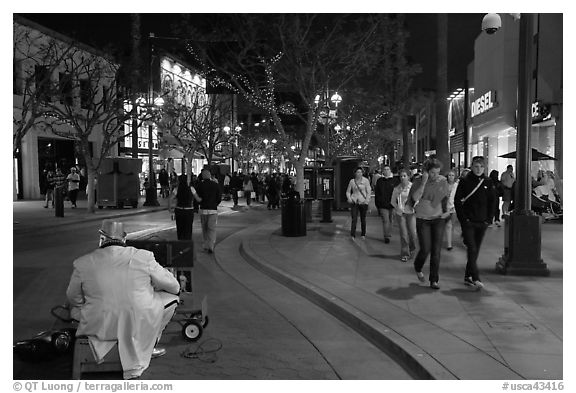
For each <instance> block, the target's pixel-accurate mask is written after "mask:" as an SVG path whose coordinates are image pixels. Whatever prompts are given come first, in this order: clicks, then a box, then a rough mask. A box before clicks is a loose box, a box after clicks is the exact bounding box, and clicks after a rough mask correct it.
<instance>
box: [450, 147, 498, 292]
mask: <svg viewBox="0 0 576 393" xmlns="http://www.w3.org/2000/svg"><path fill="white" fill-rule="evenodd" d="M495 200H496V198H495V191H494V187H493V185H492V182H491V180H490V178H489V177H487V176H486V175H485V174H484V157H482V156H476V157H474V158H472V171H471V172H470V173H468V175H466V177H465V178H464V179H462V180H460V182H459V184H458V189H457V190H456V196H455V197H454V205H455V207H456V214H457V216H458V221H460V226H461V227H462V235H463V236H464V244H465V245H466V250H467V252H466V257H467V262H466V270H465V272H464V284H465V285H467V286H471V287H474V288H475V289H478V290H479V289H481V288H483V287H484V285H483V284H482V282H481V281H480V275H479V273H478V265H477V260H478V254H479V252H480V246H481V245H482V240H483V238H484V233H485V232H486V228H488V225H489V223H490V220H491V219H492V216H493V214H494V203H495Z"/></svg>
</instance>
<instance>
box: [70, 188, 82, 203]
mask: <svg viewBox="0 0 576 393" xmlns="http://www.w3.org/2000/svg"><path fill="white" fill-rule="evenodd" d="M78 191H80V190H78V189H76V190H70V191H68V199H70V202H72V205H73V206H76V199H78Z"/></svg>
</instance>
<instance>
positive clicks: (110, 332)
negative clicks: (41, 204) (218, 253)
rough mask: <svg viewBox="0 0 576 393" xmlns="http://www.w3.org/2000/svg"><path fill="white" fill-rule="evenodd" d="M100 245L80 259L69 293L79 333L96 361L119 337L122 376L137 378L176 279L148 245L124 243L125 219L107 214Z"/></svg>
mask: <svg viewBox="0 0 576 393" xmlns="http://www.w3.org/2000/svg"><path fill="white" fill-rule="evenodd" d="M99 232H100V243H99V248H98V249H96V250H94V251H92V252H90V253H88V254H86V255H84V256H82V257H80V258H78V259H76V260H75V261H74V270H73V272H72V277H71V278H70V283H69V284H68V289H67V290H66V296H67V298H68V302H69V303H70V309H71V311H70V312H71V317H72V318H74V319H76V320H78V321H79V324H78V330H77V333H76V334H77V335H78V336H80V335H85V336H87V337H88V340H89V342H90V347H91V349H92V352H93V354H94V357H95V359H96V360H97V361H101V360H102V359H103V358H104V356H106V354H107V353H108V352H109V351H110V350H111V349H112V348H113V347H114V345H115V344H116V342H118V352H119V355H120V361H121V363H122V369H123V371H124V379H132V378H138V377H139V376H140V375H141V374H142V372H144V370H146V369H147V368H148V366H149V364H150V359H151V358H154V357H158V356H162V355H164V354H165V353H166V349H164V348H155V345H156V344H157V343H158V341H159V340H160V336H161V334H162V331H163V330H164V328H165V327H166V325H167V324H168V322H170V319H171V318H172V316H173V315H174V311H175V310H176V306H177V305H178V300H179V298H178V293H179V291H180V284H179V283H178V280H176V278H175V277H174V276H173V275H172V274H171V273H170V272H169V271H168V270H166V269H165V268H163V267H162V266H161V265H160V264H159V263H158V262H156V260H155V259H154V254H153V253H152V252H150V251H146V250H140V249H137V248H134V247H127V246H126V232H124V225H123V224H122V223H121V222H117V221H112V220H104V221H103V222H102V227H101V229H100V231H99Z"/></svg>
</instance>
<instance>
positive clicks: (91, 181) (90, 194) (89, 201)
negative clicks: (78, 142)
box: [84, 157, 97, 213]
mask: <svg viewBox="0 0 576 393" xmlns="http://www.w3.org/2000/svg"><path fill="white" fill-rule="evenodd" d="M84 160H85V162H86V175H87V176H88V179H86V212H87V213H94V212H95V210H96V209H95V206H96V198H95V196H94V190H95V188H96V187H95V179H96V172H97V170H96V168H94V165H92V161H91V158H90V157H84Z"/></svg>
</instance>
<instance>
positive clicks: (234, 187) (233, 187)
mask: <svg viewBox="0 0 576 393" xmlns="http://www.w3.org/2000/svg"><path fill="white" fill-rule="evenodd" d="M241 190H242V176H241V175H239V174H237V173H236V172H234V173H233V174H232V179H230V193H231V194H232V199H233V200H234V207H236V206H238V191H241Z"/></svg>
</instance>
